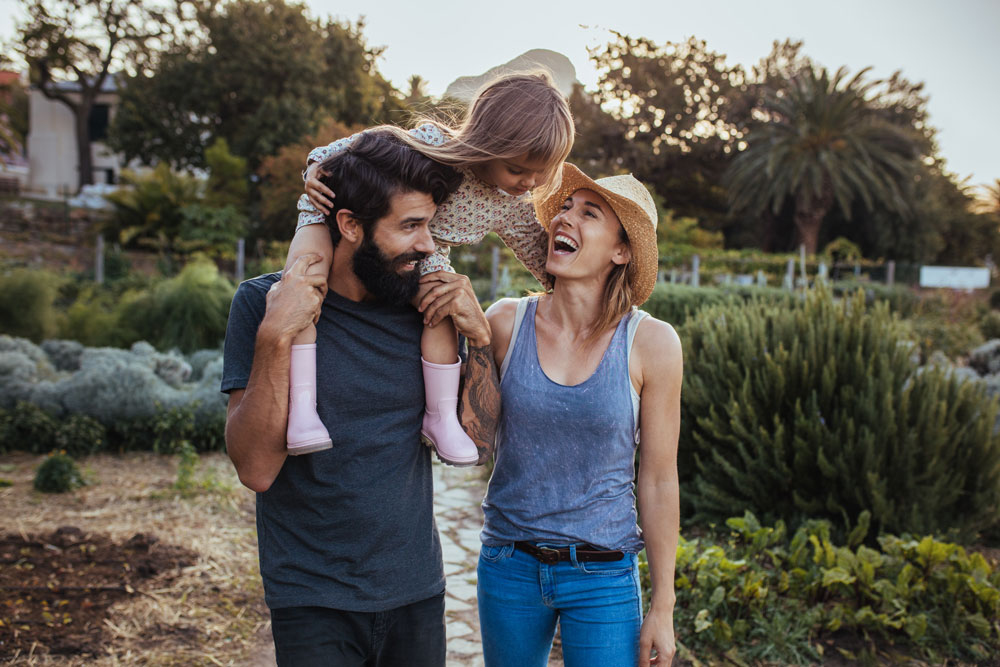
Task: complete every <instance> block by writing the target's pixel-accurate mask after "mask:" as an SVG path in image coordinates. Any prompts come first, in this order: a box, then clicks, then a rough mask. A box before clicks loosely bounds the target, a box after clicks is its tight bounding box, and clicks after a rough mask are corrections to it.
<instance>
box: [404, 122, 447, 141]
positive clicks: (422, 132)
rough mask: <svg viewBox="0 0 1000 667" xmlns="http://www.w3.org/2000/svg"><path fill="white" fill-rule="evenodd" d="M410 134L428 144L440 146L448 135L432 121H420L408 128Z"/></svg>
mask: <svg viewBox="0 0 1000 667" xmlns="http://www.w3.org/2000/svg"><path fill="white" fill-rule="evenodd" d="M410 134H412V135H413V136H414V137H416V138H417V139H419V140H420V141H422V142H424V143H425V144H428V145H430V146H440V145H441V144H443V143H444V142H445V141H447V140H448V137H446V136H445V134H444V132H442V131H441V128H439V127H438V126H437V125H435V124H434V123H422V124H421V125H418V126H417V127H415V128H413V129H412V130H410Z"/></svg>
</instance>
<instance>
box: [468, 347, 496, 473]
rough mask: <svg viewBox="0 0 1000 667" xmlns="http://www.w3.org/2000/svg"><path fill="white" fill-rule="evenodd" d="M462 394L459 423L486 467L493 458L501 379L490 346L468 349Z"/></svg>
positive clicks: (480, 461) (481, 462)
mask: <svg viewBox="0 0 1000 667" xmlns="http://www.w3.org/2000/svg"><path fill="white" fill-rule="evenodd" d="M461 394H462V400H461V401H460V402H459V406H458V418H459V421H460V422H461V424H462V427H463V428H464V429H465V432H466V433H467V434H468V436H469V437H470V438H472V441H473V442H475V443H476V448H477V449H478V450H479V461H478V463H480V464H483V463H486V462H487V461H489V460H490V458H491V457H492V456H493V450H494V449H495V447H496V435H497V424H498V423H499V421H500V379H499V377H498V374H497V365H496V361H495V360H494V359H493V348H492V346H490V345H486V346H484V347H473V346H471V345H470V346H469V360H468V362H466V366H465V378H464V382H463V386H462V392H461Z"/></svg>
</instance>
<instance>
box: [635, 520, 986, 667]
mask: <svg viewBox="0 0 1000 667" xmlns="http://www.w3.org/2000/svg"><path fill="white" fill-rule="evenodd" d="M867 522H868V518H867V515H865V516H863V517H862V518H861V519H860V520H859V523H858V526H857V528H856V530H855V531H853V533H852V534H851V535H850V536H849V537H848V538H847V539H846V543H836V542H835V541H834V540H833V538H832V537H831V534H832V530H831V524H830V523H829V522H827V521H819V520H811V521H808V522H806V523H804V524H803V525H802V526H800V527H799V529H798V530H797V531H795V533H794V534H789V532H788V531H787V530H786V527H785V524H784V522H781V521H778V522H776V523H775V524H774V525H771V526H768V525H763V524H761V523H760V522H759V521H758V519H757V517H756V516H755V515H753V514H752V513H750V512H746V513H744V515H743V516H742V517H738V518H730V519H728V520H726V522H725V525H726V527H727V528H728V529H729V532H728V533H726V534H723V533H712V534H708V535H705V536H701V537H698V538H695V539H691V540H687V539H684V538H683V537H682V538H681V539H680V543H679V546H678V551H677V576H676V594H677V603H676V608H675V613H674V618H675V624H676V625H677V628H678V636H679V637H680V638H682V642H684V644H685V645H686V648H687V649H688V650H689V651H690V652H691V653H692V654H693V655H695V656H696V657H697V658H698V659H700V660H705V661H708V662H713V661H714V660H713V659H722V658H723V656H725V657H726V658H728V659H729V660H732V659H733V658H737V659H739V660H755V661H766V662H769V663H772V664H773V663H779V664H804V663H809V662H813V661H821V660H822V659H823V656H824V655H826V654H827V653H828V652H831V651H838V652H840V653H842V654H844V656H843V657H848V658H849V659H852V660H859V659H860V658H861V655H860V654H859V653H858V652H857V651H856V648H857V646H858V645H860V646H863V647H864V648H863V650H862V652H863V653H866V654H868V655H873V654H875V653H877V652H878V649H880V648H884V647H887V646H893V647H894V651H897V652H898V651H899V650H904V651H905V652H906V653H907V655H909V656H911V657H917V658H921V659H924V660H929V661H932V662H935V663H937V662H940V661H942V660H945V659H949V658H957V659H964V660H983V659H985V658H986V657H987V656H988V655H994V654H996V652H997V651H998V650H1000V627H998V626H997V625H996V623H995V620H996V619H997V618H998V617H1000V571H998V570H997V568H996V567H995V566H993V565H990V564H989V563H988V562H987V561H986V559H985V558H983V556H982V555H981V554H978V553H969V552H967V551H966V550H965V549H963V548H962V547H960V546H958V545H955V544H950V543H946V542H939V541H936V540H934V539H933V538H931V537H922V538H921V537H911V536H909V535H901V536H892V535H883V536H881V537H879V538H878V540H877V542H874V544H875V547H874V548H872V547H868V546H865V545H864V544H863V542H864V541H865V539H866V535H867V531H868V528H869V526H868V523H867ZM640 572H641V574H642V578H643V589H644V591H646V592H647V593H648V590H649V580H648V572H647V568H646V567H645V566H644V565H641V567H640ZM845 640H846V641H845ZM831 647H832V648H831Z"/></svg>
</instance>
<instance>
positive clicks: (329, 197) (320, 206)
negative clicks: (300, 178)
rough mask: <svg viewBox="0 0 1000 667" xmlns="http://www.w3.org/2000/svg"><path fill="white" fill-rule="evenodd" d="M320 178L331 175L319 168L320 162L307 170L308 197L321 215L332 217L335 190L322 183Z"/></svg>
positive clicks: (314, 163)
mask: <svg viewBox="0 0 1000 667" xmlns="http://www.w3.org/2000/svg"><path fill="white" fill-rule="evenodd" d="M320 176H329V174H327V173H326V172H325V171H323V170H322V169H320V168H319V163H318V162H313V163H312V164H311V165H309V167H308V168H307V169H306V196H307V197H309V201H310V202H311V203H312V205H313V206H315V207H316V208H317V210H319V212H320V213H322V214H323V215H330V209H331V208H333V199H334V197H336V195H335V194H333V190H331V189H330V188H328V187H326V186H325V185H323V183H322V182H320V180H319V179H320Z"/></svg>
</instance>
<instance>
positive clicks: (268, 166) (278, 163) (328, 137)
mask: <svg viewBox="0 0 1000 667" xmlns="http://www.w3.org/2000/svg"><path fill="white" fill-rule="evenodd" d="M360 129H362V128H361V126H354V127H353V128H352V127H348V126H346V125H344V124H343V123H338V122H337V121H335V120H332V119H327V121H326V122H324V123H323V126H322V127H321V128H320V129H319V130H318V131H317V132H316V133H315V134H311V135H308V136H306V137H303V138H302V140H301V141H299V142H298V143H295V144H291V145H289V146H285V147H284V148H282V149H281V150H280V151H278V153H277V154H276V155H272V156H269V157H267V158H264V162H263V163H262V164H261V166H260V169H258V170H257V174H258V175H259V176H260V217H261V226H260V227H259V228H258V229H256V230H254V231H255V235H256V236H258V237H259V238H268V239H274V240H287V239H290V238H291V237H292V233H293V232H294V230H295V219H296V216H297V212H296V202H298V200H299V196H300V195H302V194H303V193H304V192H305V190H304V189H303V184H302V169H304V168H305V166H306V157H307V156H308V155H309V151H311V150H312V149H313V148H315V147H316V146H325V145H327V144H329V143H330V142H332V141H336V140H337V139H340V138H342V137H347V136H350V135H351V134H353V133H354V132H356V131H358V130H360Z"/></svg>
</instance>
